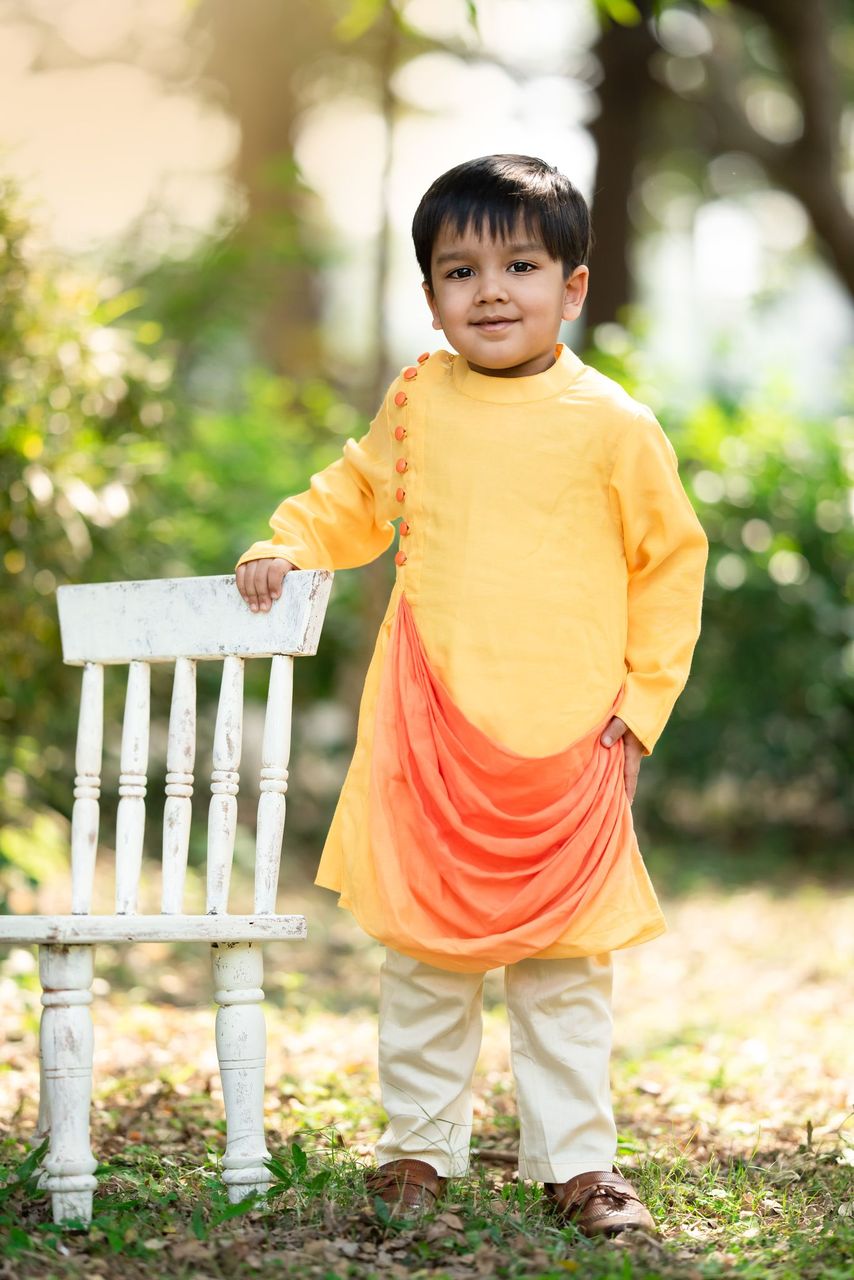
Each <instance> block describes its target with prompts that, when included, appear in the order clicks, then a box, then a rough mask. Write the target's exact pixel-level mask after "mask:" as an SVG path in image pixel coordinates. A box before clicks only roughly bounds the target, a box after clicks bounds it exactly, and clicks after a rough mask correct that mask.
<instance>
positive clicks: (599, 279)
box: [584, 0, 659, 333]
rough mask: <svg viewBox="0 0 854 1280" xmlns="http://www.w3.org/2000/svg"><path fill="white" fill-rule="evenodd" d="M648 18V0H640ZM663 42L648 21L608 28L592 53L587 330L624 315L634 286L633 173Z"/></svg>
mask: <svg viewBox="0 0 854 1280" xmlns="http://www.w3.org/2000/svg"><path fill="white" fill-rule="evenodd" d="M638 7H639V8H640V9H642V10H643V12H644V15H645V18H648V17H649V15H650V13H651V4H650V0H640V3H639V5H638ZM658 47H659V45H658V42H657V40H656V38H655V35H654V33H653V31H652V28H651V27H650V25H649V24H648V22H647V21H644V22H641V23H638V24H637V25H636V26H632V27H624V26H621V25H619V24H617V23H609V24H608V25H607V26H604V27H603V28H602V31H601V34H600V35H599V37H598V39H597V41H596V43H595V45H594V46H593V49H592V53H593V55H594V57H595V58H596V60H597V61H598V63H599V67H600V75H599V79H598V83H597V85H596V92H597V94H598V97H599V102H600V104H601V109H600V111H599V115H598V116H597V117H596V119H595V120H594V121H593V124H592V125H591V127H590V132H591V135H592V137H593V141H594V143H595V144H596V156H597V159H596V180H595V182H594V184H593V193H594V194H593V199H592V202H591V208H590V213H591V217H592V220H593V228H594V233H595V244H594V247H593V252H592V253H591V256H590V275H591V285H592V287H591V289H590V292H589V294H588V295H587V301H586V303H585V307H584V320H585V324H586V326H587V332H588V333H592V330H593V329H594V327H595V326H596V325H597V324H602V323H604V322H607V321H611V320H618V319H619V318H620V310H621V308H622V307H623V306H625V304H626V303H628V302H629V301H630V300H631V298H632V296H633V293H634V290H633V287H632V282H631V273H630V269H629V250H630V247H631V243H632V240H633V233H632V226H631V220H630V216H629V198H630V196H631V194H632V190H633V188H634V183H635V173H636V171H637V168H638V165H639V162H640V160H641V159H642V157H643V155H644V153H645V150H646V149H647V148H648V146H649V137H650V129H649V109H650V106H651V103H652V100H653V98H654V97H655V96H656V95H657V93H658V91H659V85H658V84H657V82H656V81H655V80H653V78H652V76H651V75H650V71H649V60H650V57H651V56H652V54H653V53H654V52H655V50H656V49H658Z"/></svg>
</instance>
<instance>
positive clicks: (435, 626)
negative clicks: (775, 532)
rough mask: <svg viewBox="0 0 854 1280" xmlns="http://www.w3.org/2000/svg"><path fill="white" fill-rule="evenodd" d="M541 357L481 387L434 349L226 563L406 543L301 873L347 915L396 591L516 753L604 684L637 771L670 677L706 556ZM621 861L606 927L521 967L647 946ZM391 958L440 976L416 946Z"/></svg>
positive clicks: (472, 701)
mask: <svg viewBox="0 0 854 1280" xmlns="http://www.w3.org/2000/svg"><path fill="white" fill-rule="evenodd" d="M557 355H558V358H557V360H556V362H555V364H554V365H553V366H552V367H551V368H550V369H548V370H546V371H545V372H544V373H539V374H534V375H532V376H529V377H523V378H501V377H490V376H487V375H484V374H479V373H476V372H474V371H473V370H472V369H470V368H469V366H468V364H467V363H466V361H465V360H464V359H463V357H461V356H457V355H452V354H451V353H450V352H447V351H437V352H434V353H433V354H432V355H431V356H430V358H429V359H428V360H426V361H425V362H424V363H422V364H420V365H419V366H413V367H412V368H410V369H409V370H408V371H405V372H404V373H403V374H401V376H400V377H398V378H397V379H395V381H394V382H393V383H392V385H391V387H390V388H389V390H388V392H387V394H386V396H385V399H384V402H383V404H382V406H381V408H380V411H379V412H378V414H377V416H376V417H375V418H374V420H373V422H372V423H371V425H370V428H369V430H368V431H367V432H366V434H365V435H364V436H363V437H362V439H360V440H358V441H356V440H353V439H349V440H348V441H347V442H346V444H345V445H344V448H343V451H342V456H341V457H340V458H339V459H337V460H336V461H335V462H333V463H332V464H331V465H330V466H328V467H326V468H325V469H324V470H323V471H320V472H318V473H317V474H316V475H314V476H313V477H312V479H311V485H310V488H309V489H308V490H306V491H305V492H304V493H301V494H297V495H294V496H293V497H290V498H287V499H286V500H285V501H284V502H283V503H282V504H281V505H280V506H279V507H278V509H277V510H276V512H275V513H274V515H273V516H272V518H271V520H270V525H271V528H272V530H273V537H272V538H271V539H270V540H269V541H263V542H256V543H254V544H253V545H252V546H251V547H250V548H249V549H248V550H247V551H246V552H244V554H243V555H242V556H241V557H240V560H239V561H238V564H243V563H245V562H246V561H248V560H254V559H259V558H262V557H268V556H274V557H275V556H279V557H284V558H286V559H288V560H290V561H291V562H292V563H293V564H295V565H297V566H298V567H299V568H300V569H344V568H352V567H355V566H357V565H362V564H366V563H368V562H369V561H370V560H373V559H375V558H376V557H377V556H379V555H380V554H381V553H382V552H383V551H385V550H386V549H387V548H388V547H389V546H390V545H391V543H392V542H393V540H394V537H395V528H394V525H393V524H392V521H393V520H395V519H396V518H397V517H402V518H403V520H404V521H405V527H407V529H408V532H406V534H405V536H404V535H403V533H401V536H400V538H399V552H398V556H397V560H398V565H397V575H396V580H395V584H394V587H393V589H392V592H391V595H390V598H389V603H388V608H387V610H386V614H385V617H384V619H383V622H382V624H381V626H380V630H379V634H378V636H377V640H376V645H375V648H374V653H373V656H372V659H371V662H370V665H369V668H368V672H367V676H366V679H365V686H364V690H363V694H362V700H361V706H360V711H359V723H358V729H357V737H356V746H355V751H354V754H353V758H352V761H351V764H350V768H349V770H348V772H347V776H346V779H345V781H344V785H343V787H342V791H341V795H340V797H339V801H338V805H337V807H336V810H335V814H334V817H333V820H332V824H331V827H330V830H329V833H328V836H327V839H326V842H325V845H324V849H323V854H322V857H321V861H320V866H319V869H318V873H317V881H316V882H317V883H318V884H320V885H323V886H324V887H326V888H330V889H333V890H335V891H336V892H338V893H339V894H340V899H339V901H340V905H341V906H342V907H347V908H349V909H350V910H352V911H353V913H354V915H355V916H356V918H357V919H360V918H362V919H363V921H370V920H371V919H372V918H373V917H374V916H375V900H376V868H375V867H374V865H373V859H372V857H371V847H370V843H369V831H370V822H369V820H368V812H367V807H368V797H369V778H370V765H371V747H372V736H373V728H374V718H375V710H376V706H377V697H378V691H379V683H380V676H381V673H382V669H383V661H384V655H385V651H386V648H387V645H388V640H389V635H390V632H391V627H392V623H393V620H394V615H395V611H396V609H397V605H398V601H399V598H400V594H401V592H402V591H405V593H406V598H407V601H408V602H409V605H410V607H411V609H412V612H413V616H414V618H415V621H416V623H417V626H418V630H419V633H420V635H421V637H422V640H423V643H424V647H425V650H426V653H427V654H428V656H429V660H430V663H431V665H432V667H433V669H434V670H435V671H436V673H437V675H438V676H439V678H440V679H441V680H442V682H443V684H444V685H445V687H446V688H447V689H448V691H449V693H450V695H451V697H452V698H453V700H454V702H455V703H456V704H457V706H458V707H459V708H460V710H461V711H462V712H463V714H464V715H465V716H466V717H467V718H468V719H469V720H470V721H471V722H472V723H473V724H474V725H476V726H478V728H479V729H481V730H482V731H483V732H484V733H485V734H487V735H488V736H489V737H490V738H492V739H493V740H494V741H496V742H498V743H500V744H502V745H503V746H505V747H507V748H508V749H509V750H511V751H514V752H516V753H518V754H520V755H525V756H545V755H550V754H552V753H555V752H558V751H560V750H561V749H562V748H564V747H566V746H567V744H569V743H571V742H574V741H575V740H577V739H578V738H580V737H581V736H582V735H583V734H585V733H586V732H588V731H589V730H590V729H591V727H592V726H594V725H596V724H597V723H599V722H600V721H601V720H602V719H603V717H604V716H605V715H606V713H607V712H608V709H609V708H610V707H611V706H612V704H613V702H614V698H615V696H616V694H617V693H618V691H619V689H620V688H621V686H622V685H623V683H624V682H625V686H626V688H625V694H624V697H623V700H622V702H621V704H620V706H619V710H618V712H617V714H618V715H619V716H620V718H621V719H622V720H624V721H625V723H626V724H627V725H628V726H629V728H630V729H632V730H633V732H634V733H635V734H636V735H637V737H638V738H639V739H640V741H641V742H642V744H643V747H644V752H645V753H646V754H650V753H651V752H652V750H653V748H654V745H655V743H656V741H657V739H658V737H659V736H660V734H661V732H662V730H663V729H664V726H665V724H666V723H667V720H668V717H669V716H670V713H671V711H672V709H673V706H674V703H675V702H676V699H677V697H678V696H679V694H680V692H681V691H682V689H683V688H684V686H685V683H686V681H687V678H688V673H689V670H690V664H691V657H692V654H693V651H694V647H695V645H696V642H697V639H698V636H699V634H700V618H701V604H702V592H703V580H704V574H705V567H706V561H707V557H708V540H707V538H706V535H705V533H704V531H703V528H702V526H701V524H700V522H699V520H698V519H697V516H696V514H695V512H694V510H693V508H692V506H691V503H690V501H689V499H688V496H687V494H686V493H685V490H684V488H683V486H682V484H681V481H680V478H679V474H678V464H677V458H676V454H675V452H674V450H673V447H672V445H671V444H670V441H669V440H668V438H667V436H666V435H665V433H664V431H663V430H662V428H661V426H660V425H659V423H658V422H657V420H656V418H655V416H654V414H653V413H652V412H651V410H650V409H649V408H647V407H646V406H645V405H643V404H641V403H639V402H638V401H636V400H634V399H633V398H632V397H631V396H629V395H628V393H627V392H626V391H625V390H624V389H623V388H622V387H620V385H619V384H618V383H616V382H614V381H613V380H612V379H610V378H608V377H606V376H604V375H603V374H601V373H599V372H598V371H597V370H595V369H593V368H591V367H589V366H587V365H585V364H584V363H583V362H582V361H581V360H580V359H579V358H578V357H577V356H576V355H575V354H574V353H573V352H572V351H571V350H569V348H567V347H564V346H558V348H557ZM404 467H405V469H403V470H401V468H404ZM401 528H402V529H403V528H404V526H403V525H402V526H401ZM401 561H402V563H401ZM426 856H429V852H427V853H426ZM630 866H631V873H630V875H628V876H624V879H625V883H623V884H621V885H615V886H612V887H611V888H612V889H613V892H612V891H610V890H609V894H608V901H607V910H604V911H603V912H601V913H599V914H598V915H597V913H596V912H593V913H588V914H587V915H586V916H585V919H584V922H583V923H584V928H583V931H582V932H581V933H580V934H579V932H578V931H577V930H573V929H572V928H570V929H569V930H568V931H567V933H566V934H565V935H564V936H563V937H561V938H560V939H559V940H558V942H556V943H555V944H553V945H552V946H550V947H549V948H548V949H547V950H545V951H542V952H541V953H540V955H541V956H549V957H559V956H560V957H566V956H577V955H592V954H599V953H602V952H605V951H609V950H611V949H613V948H615V947H619V946H627V945H632V944H634V943H637V942H641V941H645V940H646V939H648V938H651V937H654V936H656V935H657V934H659V933H661V932H662V931H663V929H664V927H665V925H664V920H663V917H662V914H661V911H660V908H659V906H658V902H657V900H656V897H655V893H654V890H653V887H652V885H651V883H650V881H649V877H648V875H647V873H646V869H645V867H644V864H643V860H642V858H641V855H640V851H639V850H638V849H637V842H636V841H635V842H634V853H633V857H632V859H631V863H630ZM375 936H376V935H375ZM399 949H404V950H405V949H406V948H399ZM410 950H411V952H412V953H413V954H415V953H418V954H419V958H421V959H427V960H429V961H431V962H432V963H434V964H437V965H439V966H440V967H442V965H443V957H442V956H430V955H426V954H424V953H423V952H418V948H417V940H413V946H412V947H411V948H410ZM455 967H462V966H455Z"/></svg>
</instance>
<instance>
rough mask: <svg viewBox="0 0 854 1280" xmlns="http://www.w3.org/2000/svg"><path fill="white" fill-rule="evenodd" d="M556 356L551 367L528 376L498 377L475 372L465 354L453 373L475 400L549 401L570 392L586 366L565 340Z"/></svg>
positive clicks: (457, 384)
mask: <svg viewBox="0 0 854 1280" xmlns="http://www.w3.org/2000/svg"><path fill="white" fill-rule="evenodd" d="M555 357H556V358H555V362H554V364H553V365H552V366H551V368H549V369H545V370H544V371H543V372H542V373H531V374H528V375H527V376H526V377H524V378H497V377H493V376H491V375H490V374H488V373H475V371H474V369H472V368H471V367H470V365H469V363H468V361H467V360H466V359H465V358H464V357H463V356H459V355H455V356H453V357H452V359H453V364H452V366H451V375H452V378H453V383H454V386H455V388H456V389H457V391H461V392H462V393H463V395H465V396H471V398H472V399H473V400H487V401H489V402H491V403H492V404H524V403H525V402H526V401H531V400H548V399H549V398H550V397H551V396H556V395H560V393H561V392H562V391H566V389H567V387H569V386H570V385H571V384H572V383H573V382H574V381H575V379H576V378H577V377H578V375H579V374H580V373H581V371H582V369H583V368H584V363H583V361H582V360H581V359H579V357H578V356H577V355H576V354H575V352H574V351H571V350H570V348H569V347H568V346H567V345H566V344H565V343H563V342H559V343H557V345H556V346H555Z"/></svg>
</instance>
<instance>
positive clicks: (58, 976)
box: [0, 571, 333, 1223]
mask: <svg viewBox="0 0 854 1280" xmlns="http://www.w3.org/2000/svg"><path fill="white" fill-rule="evenodd" d="M332 577H333V575H332V573H327V572H322V571H293V572H291V573H289V574H288V575H287V577H286V578H285V581H284V589H283V591H282V594H281V596H280V598H279V599H278V600H276V601H274V603H273V605H272V607H271V608H270V610H269V611H268V612H266V613H260V612H259V613H253V612H252V611H251V610H250V609H249V606H248V605H247V604H246V603H245V602H244V601H243V599H242V598H241V596H240V595H239V593H238V591H237V588H236V586H235V579H234V576H233V575H227V576H223V577H211V578H178V579H169V578H163V579H154V580H151V581H147V582H111V583H100V584H97V585H85V586H65V587H60V588H59V589H58V591H57V601H58V607H59V620H60V630H61V634H62V653H63V660H64V661H65V662H67V663H71V664H73V665H76V666H81V667H82V668H83V680H82V696H81V705H80V720H79V725H78V734H77V754H76V768H75V772H76V777H75V785H74V808H73V813H72V825H71V913H70V914H69V915H64V916H35V915H32V916H17V917H16V916H0V944H2V943H10V942H12V943H18V944H20V943H32V944H37V945H38V948H39V973H40V978H41V984H42V989H43V995H42V1005H43V1012H42V1018H41V1031H40V1061H41V1089H40V1099H39V1118H38V1125H37V1132H36V1135H35V1137H34V1139H33V1142H34V1145H35V1144H38V1143H39V1142H41V1141H42V1140H43V1139H44V1137H45V1136H47V1135H48V1134H49V1135H50V1146H49V1152H48V1154H47V1156H46V1158H45V1160H44V1163H43V1166H42V1171H41V1181H40V1185H41V1186H43V1187H45V1188H46V1189H47V1190H48V1191H50V1193H51V1197H52V1202H53V1217H54V1221H55V1222H65V1221H69V1220H71V1219H77V1220H79V1221H82V1222H84V1223H88V1222H89V1221H90V1220H91V1216H92V1193H93V1190H94V1188H95V1185H96V1180H95V1177H94V1172H95V1169H96V1167H97V1161H96V1160H95V1158H94V1156H93V1155H92V1151H91V1147H90V1141H89V1109H90V1101H91V1093H92V1049H93V1029H92V1017H91V1014H90V1011H89V1005H90V1003H91V1001H92V993H91V991H90V987H91V984H92V978H93V961H94V950H95V946H96V945H97V944H98V943H99V942H108V943H122V942H163V941H165V942H171V941H179V940H180V941H184V940H188V939H192V940H196V941H199V942H207V943H209V944H210V946H211V959H212V967H213V981H214V988H215V990H214V1000H215V1001H216V1003H217V1004H218V1005H219V1009H218V1010H217V1015H216V1047H217V1056H218V1058H219V1067H220V1072H221V1076H222V1088H223V1095H224V1100H225V1113H226V1151H225V1156H224V1158H223V1168H224V1181H225V1183H226V1186H227V1187H228V1194H229V1198H230V1199H231V1200H232V1201H238V1200H241V1199H243V1198H244V1197H245V1196H246V1195H248V1194H249V1193H250V1192H251V1191H253V1190H256V1189H257V1190H259V1191H263V1190H264V1188H265V1187H266V1186H267V1185H268V1184H269V1182H270V1173H269V1170H268V1169H267V1167H266V1166H265V1163H264V1161H265V1160H266V1159H267V1158H268V1152H267V1148H266V1144H265V1140H264V1120H263V1117H264V1064H265V1053H266V1030H265V1024H264V1015H263V1013H262V1009H261V1002H262V1000H263V999H264V991H263V962H262V955H261V946H260V944H261V943H262V942H263V941H264V940H265V939H273V938H294V939H297V938H304V937H305V934H306V925H305V918H304V917H303V916H299V915H277V914H276V893H277V887H278V879H279V863H280V859H281V849H282V836H283V833H284V823H285V792H286V791H287V787H288V761H289V756H290V738H291V695H292V681H293V659H294V657H295V656H297V655H308V654H313V653H316V651H317V645H318V640H319V637H320V630H321V626H322V624H323V619H324V615H325V613H326V605H327V602H328V599H329V592H330V589H331V586H332ZM266 657H272V664H271V671H270V684H269V691H268V697H267V711H266V719H265V724H264V739H263V748H262V768H261V780H260V790H261V795H260V800H259V804H258V815H257V816H258V822H257V842H256V857H255V891H254V911H253V913H252V914H251V915H229V914H228V900H229V883H230V878H231V865H232V855H233V850H234V838H235V830H236V824H237V798H236V797H237V791H238V778H239V775H238V769H239V766H240V755H241V741H242V730H243V671H244V662H245V660H246V659H247V658H266ZM202 659H214V660H217V661H221V662H222V683H221V687H220V696H219V708H218V712H217V718H216V729H215V734H214V745H213V769H212V772H211V783H210V788H211V799H210V807H209V810H208V836H207V913H206V914H205V915H186V914H183V895H184V879H185V872H186V867H187V848H188V843H189V836H190V813H191V801H190V797H191V795H192V792H193V780H194V762H195V753H196V698H195V685H196V663H197V661H198V660H202ZM154 662H174V663H175V671H174V683H173V687H172V702H171V709H170V718H169V742H168V751H167V760H166V767H167V770H168V772H167V774H166V801H165V809H164V814H163V867H162V897H161V909H160V914H158V915H140V914H137V902H138V890H139V881H140V872H141V870H142V853H143V829H144V822H145V791H146V772H147V765H148V738H149V687H150V674H151V664H152V663H154ZM107 663H128V682H127V697H126V701H125V713H124V721H123V728H122V739H121V762H120V770H121V772H120V776H119V788H118V790H119V802H118V810H117V814H116V851H115V852H116V860H115V865H116V884H115V913H114V914H113V915H92V914H90V911H91V904H92V892H93V883H94V875H95V851H96V848H97V845H98V821H99V795H100V787H101V756H102V740H103V677H104V665H105V664H107Z"/></svg>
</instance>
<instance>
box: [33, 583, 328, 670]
mask: <svg viewBox="0 0 854 1280" xmlns="http://www.w3.org/2000/svg"><path fill="white" fill-rule="evenodd" d="M333 576H334V575H333V574H332V572H331V571H330V570H326V569H295V570H293V571H292V572H290V573H289V574H288V575H287V577H286V578H285V580H284V585H283V590H282V594H281V596H280V597H279V599H278V600H274V601H273V604H272V606H271V608H270V609H269V610H268V611H267V612H266V613H261V612H259V613H253V612H252V610H251V609H250V608H249V605H248V604H247V603H246V601H245V600H244V599H243V598H242V597H241V595H240V593H239V592H238V590H237V586H236V580H235V575H234V574H233V573H229V574H222V575H216V576H214V577H204V578H150V579H147V580H143V581H140V582H98V583H85V584H80V585H74V586H62V587H58V588H57V592H56V598H57V607H58V610H59V628H60V633H61V637H62V657H63V661H64V662H66V663H68V664H69V665H71V666H83V665H84V663H87V662H98V663H125V662H130V661H132V660H141V661H145V662H173V661H174V660H175V659H176V658H213V659H220V660H221V659H223V658H224V657H226V656H227V655H229V654H233V655H235V656H238V657H242V658H269V657H272V656H273V655H275V654H289V655H291V656H294V657H297V656H308V655H310V654H313V653H316V652H317V645H318V641H319V639H320V629H321V626H322V625H323V619H324V615H325V613H326V606H327V603H328V601H329V593H330V591H331V589H332V578H333Z"/></svg>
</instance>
